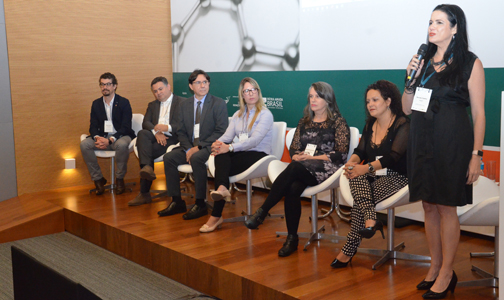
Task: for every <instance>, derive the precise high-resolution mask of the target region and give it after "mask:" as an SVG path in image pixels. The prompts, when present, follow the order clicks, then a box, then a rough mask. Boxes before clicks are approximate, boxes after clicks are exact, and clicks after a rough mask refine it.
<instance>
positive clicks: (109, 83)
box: [100, 82, 113, 87]
mask: <svg viewBox="0 0 504 300" xmlns="http://www.w3.org/2000/svg"><path fill="white" fill-rule="evenodd" d="M112 85H113V83H112V82H107V83H102V82H100V86H101V87H104V86H106V87H111V86H112Z"/></svg>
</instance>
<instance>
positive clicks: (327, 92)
mask: <svg viewBox="0 0 504 300" xmlns="http://www.w3.org/2000/svg"><path fill="white" fill-rule="evenodd" d="M310 88H313V89H314V90H315V92H316V93H317V95H318V96H319V97H320V98H322V99H324V100H325V102H327V118H328V119H329V120H335V119H336V117H337V116H339V114H340V112H339V109H338V104H337V103H336V96H335V95H334V90H333V88H332V86H331V85H330V84H329V83H327V82H323V81H319V82H315V83H312V85H311V86H310ZM314 116H315V113H314V112H313V111H312V110H311V106H310V89H308V104H307V105H306V106H305V109H304V111H303V122H304V123H305V124H308V123H310V122H311V121H313V117H314Z"/></svg>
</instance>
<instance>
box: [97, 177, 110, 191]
mask: <svg viewBox="0 0 504 300" xmlns="http://www.w3.org/2000/svg"><path fill="white" fill-rule="evenodd" d="M94 184H95V187H96V195H101V194H103V193H104V192H105V184H107V179H105V178H103V177H102V178H101V179H99V180H95V182H94Z"/></svg>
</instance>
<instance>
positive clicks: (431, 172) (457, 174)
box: [408, 53, 477, 206]
mask: <svg viewBox="0 0 504 300" xmlns="http://www.w3.org/2000/svg"><path fill="white" fill-rule="evenodd" d="M470 55H471V59H470V60H469V62H468V63H467V65H466V66H465V67H464V75H463V76H464V84H463V85H462V86H461V88H459V89H457V90H454V89H453V88H450V87H449V86H441V85H440V82H439V76H438V75H439V74H437V73H435V74H434V75H433V76H432V77H431V78H430V79H429V81H428V82H427V83H426V84H425V88H429V89H432V96H431V100H430V103H429V107H428V109H427V112H425V113H423V112H418V111H413V112H412V114H411V123H410V135H409V140H408V183H409V190H410V201H411V202H414V201H418V200H423V201H426V202H429V203H434V204H442V205H448V206H464V205H466V204H472V185H467V184H466V182H467V176H466V175H467V170H468V168H469V162H470V160H471V156H472V151H473V145H474V133H473V127H472V122H471V120H470V118H469V114H468V109H467V107H468V106H470V100H469V89H468V85H467V83H468V80H469V78H470V76H471V72H472V68H473V65H474V62H475V60H476V58H477V57H476V55H474V54H473V53H470ZM425 65H427V64H425ZM424 72H427V73H426V76H425V78H427V77H428V76H429V75H430V74H431V73H432V72H435V71H434V68H433V67H432V65H430V66H429V67H428V68H427V70H425V66H424V68H423V69H422V71H421V73H420V74H421V75H420V77H419V79H420V78H421V77H422V75H423V74H424Z"/></svg>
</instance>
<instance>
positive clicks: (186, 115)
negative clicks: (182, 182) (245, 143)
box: [177, 94, 228, 152]
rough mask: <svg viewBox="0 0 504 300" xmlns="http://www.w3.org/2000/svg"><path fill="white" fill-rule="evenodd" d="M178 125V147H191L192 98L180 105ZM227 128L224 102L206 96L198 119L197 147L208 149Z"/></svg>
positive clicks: (208, 95)
mask: <svg viewBox="0 0 504 300" xmlns="http://www.w3.org/2000/svg"><path fill="white" fill-rule="evenodd" d="M179 115H180V116H179V119H178V121H179V124H178V128H177V135H178V139H179V142H180V146H181V147H182V148H183V149H184V150H188V149H190V148H192V147H193V141H192V137H193V132H194V96H192V97H190V98H187V100H185V101H184V102H182V104H181V105H180V114H179ZM227 126H228V112H227V106H226V102H224V100H222V99H221V98H219V97H216V96H213V95H210V94H207V96H206V98H205V103H204V104H203V110H202V111H201V117H200V138H199V144H198V147H199V148H200V149H201V148H205V147H206V148H208V151H209V152H210V146H211V145H212V143H213V142H215V141H216V140H217V139H218V138H219V137H220V136H221V135H223V134H224V132H225V131H226V129H227Z"/></svg>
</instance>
